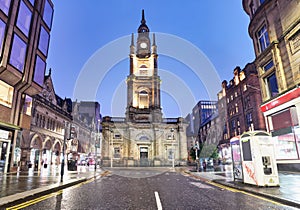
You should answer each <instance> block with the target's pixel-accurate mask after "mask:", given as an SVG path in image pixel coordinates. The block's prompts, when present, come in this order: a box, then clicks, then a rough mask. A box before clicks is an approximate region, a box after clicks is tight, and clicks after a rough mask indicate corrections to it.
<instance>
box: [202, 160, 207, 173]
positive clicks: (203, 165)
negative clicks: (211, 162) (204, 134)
mask: <svg viewBox="0 0 300 210" xmlns="http://www.w3.org/2000/svg"><path fill="white" fill-rule="evenodd" d="M202 167H203V170H204V171H206V160H204V161H203V163H202Z"/></svg>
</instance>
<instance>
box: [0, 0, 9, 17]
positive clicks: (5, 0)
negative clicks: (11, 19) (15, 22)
mask: <svg viewBox="0 0 300 210" xmlns="http://www.w3.org/2000/svg"><path fill="white" fill-rule="evenodd" d="M9 6H10V0H1V1H0V9H1V10H2V12H4V14H6V15H8V12H9Z"/></svg>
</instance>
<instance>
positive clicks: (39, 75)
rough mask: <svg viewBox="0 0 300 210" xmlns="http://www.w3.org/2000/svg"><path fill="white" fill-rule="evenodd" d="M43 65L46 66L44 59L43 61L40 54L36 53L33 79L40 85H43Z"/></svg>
mask: <svg viewBox="0 0 300 210" xmlns="http://www.w3.org/2000/svg"><path fill="white" fill-rule="evenodd" d="M45 67H46V63H45V61H43V60H42V59H41V58H40V56H38V55H37V56H36V61H35V69H34V76H33V81H35V82H36V83H38V84H39V85H40V86H43V83H44V76H45Z"/></svg>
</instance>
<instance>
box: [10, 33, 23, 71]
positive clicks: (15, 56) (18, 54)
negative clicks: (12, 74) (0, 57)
mask: <svg viewBox="0 0 300 210" xmlns="http://www.w3.org/2000/svg"><path fill="white" fill-rule="evenodd" d="M26 48H27V45H26V43H25V42H24V41H23V40H22V39H21V38H20V37H19V36H18V35H16V34H14V40H13V45H12V49H11V54H10V59H9V63H10V64H11V65H13V66H14V67H16V68H17V69H18V70H19V71H21V72H23V70H24V64H25V56H26Z"/></svg>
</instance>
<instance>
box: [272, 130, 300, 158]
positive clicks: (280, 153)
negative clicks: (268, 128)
mask: <svg viewBox="0 0 300 210" xmlns="http://www.w3.org/2000/svg"><path fill="white" fill-rule="evenodd" d="M287 132H288V133H285V134H281V135H278V136H273V140H274V142H275V145H276V147H275V149H276V151H275V155H276V159H284V160H286V159H298V158H299V157H298V155H297V149H296V142H295V138H294V134H293V133H292V130H290V131H287ZM298 144H299V142H298Z"/></svg>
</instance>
